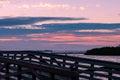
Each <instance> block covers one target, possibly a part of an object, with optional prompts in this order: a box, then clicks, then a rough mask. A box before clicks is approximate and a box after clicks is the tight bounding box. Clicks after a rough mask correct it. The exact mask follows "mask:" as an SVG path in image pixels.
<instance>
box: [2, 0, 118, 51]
mask: <svg viewBox="0 0 120 80" xmlns="http://www.w3.org/2000/svg"><path fill="white" fill-rule="evenodd" d="M119 3H120V0H0V50H46V49H47V50H87V49H91V48H96V47H103V46H117V45H119V44H120V5H119Z"/></svg>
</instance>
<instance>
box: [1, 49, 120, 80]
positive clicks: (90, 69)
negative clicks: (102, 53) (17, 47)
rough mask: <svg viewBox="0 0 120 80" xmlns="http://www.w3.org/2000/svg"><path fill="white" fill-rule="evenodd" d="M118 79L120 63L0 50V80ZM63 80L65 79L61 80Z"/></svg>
mask: <svg viewBox="0 0 120 80" xmlns="http://www.w3.org/2000/svg"><path fill="white" fill-rule="evenodd" d="M10 78H11V79H15V80H26V79H25V78H27V80H65V79H66V80H78V79H79V80H120V63H115V62H108V61H100V60H94V59H85V58H77V57H70V56H64V55H55V54H50V53H42V52H39V51H0V80H2V79H3V80H5V79H6V80H10ZM63 78H64V79H63Z"/></svg>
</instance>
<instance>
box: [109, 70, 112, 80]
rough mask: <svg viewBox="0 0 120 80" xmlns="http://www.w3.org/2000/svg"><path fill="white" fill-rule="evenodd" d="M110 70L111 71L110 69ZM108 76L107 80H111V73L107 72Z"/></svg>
mask: <svg viewBox="0 0 120 80" xmlns="http://www.w3.org/2000/svg"><path fill="white" fill-rule="evenodd" d="M111 70H112V69H111ZM108 76H109V78H108V80H112V79H111V76H112V73H111V72H108Z"/></svg>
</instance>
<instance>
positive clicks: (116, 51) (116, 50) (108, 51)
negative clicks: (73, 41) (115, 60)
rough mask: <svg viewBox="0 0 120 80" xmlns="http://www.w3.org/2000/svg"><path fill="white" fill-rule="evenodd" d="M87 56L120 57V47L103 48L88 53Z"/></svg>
mask: <svg viewBox="0 0 120 80" xmlns="http://www.w3.org/2000/svg"><path fill="white" fill-rule="evenodd" d="M85 55H113V56H114V55H120V47H102V48H94V49H91V50H88V51H86V53H85Z"/></svg>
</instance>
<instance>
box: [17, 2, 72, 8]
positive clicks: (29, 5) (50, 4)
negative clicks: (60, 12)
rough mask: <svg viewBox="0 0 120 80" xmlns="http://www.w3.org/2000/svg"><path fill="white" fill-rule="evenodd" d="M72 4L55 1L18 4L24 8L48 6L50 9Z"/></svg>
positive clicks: (66, 6)
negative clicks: (56, 2)
mask: <svg viewBox="0 0 120 80" xmlns="http://www.w3.org/2000/svg"><path fill="white" fill-rule="evenodd" d="M70 7H71V6H70V5H69V4H55V3H39V4H32V5H31V4H22V5H20V6H18V8H23V9H29V8H48V9H53V8H64V9H65V8H66V9H68V8H70Z"/></svg>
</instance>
